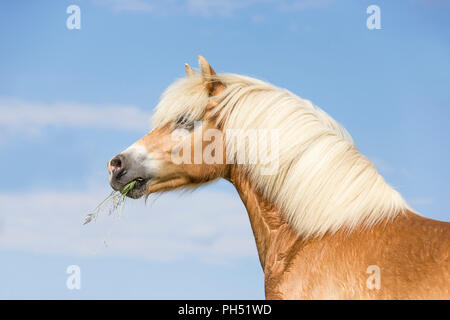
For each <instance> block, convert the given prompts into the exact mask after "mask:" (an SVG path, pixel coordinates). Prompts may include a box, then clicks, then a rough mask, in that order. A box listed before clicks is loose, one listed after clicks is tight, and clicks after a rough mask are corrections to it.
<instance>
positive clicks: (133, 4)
mask: <svg viewBox="0 0 450 320" xmlns="http://www.w3.org/2000/svg"><path fill="white" fill-rule="evenodd" d="M95 2H97V3H99V4H103V5H106V6H108V7H110V8H112V10H114V11H131V12H150V13H153V14H162V15H170V14H185V13H189V14H192V15H199V16H211V15H219V16H224V15H230V14H232V13H235V12H237V11H239V10H242V9H246V8H259V7H261V6H270V7H271V8H273V9H275V10H278V11H280V12H291V11H302V10H307V9H312V8H320V7H324V6H328V5H329V4H331V3H332V2H334V0H168V1H157V0H131V1H130V0H95Z"/></svg>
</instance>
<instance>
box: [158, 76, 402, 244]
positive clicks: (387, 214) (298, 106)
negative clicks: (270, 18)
mask: <svg viewBox="0 0 450 320" xmlns="http://www.w3.org/2000/svg"><path fill="white" fill-rule="evenodd" d="M212 80H214V81H217V80H219V81H221V82H222V83H223V84H224V85H225V86H226V88H225V90H224V91H223V92H222V93H221V94H220V95H219V96H215V97H213V99H215V101H216V102H217V105H216V106H215V107H214V108H213V109H212V110H211V112H212V115H215V116H217V122H218V123H221V124H222V126H223V129H224V130H226V129H240V130H247V129H263V130H278V132H279V137H280V139H279V168H278V171H277V173H276V174H275V175H261V174H260V170H258V165H254V164H252V165H243V168H244V170H245V171H246V172H247V174H248V176H249V178H250V179H251V181H252V182H253V183H254V185H255V187H256V188H257V189H258V190H259V191H260V192H261V193H262V194H263V196H264V197H265V198H266V199H267V200H269V201H271V202H272V203H273V204H274V205H275V207H276V208H277V209H279V210H280V211H281V212H282V214H283V215H284V218H285V219H286V221H287V222H288V223H289V224H290V225H291V226H292V227H293V228H294V230H296V231H297V233H298V234H299V235H301V236H305V237H308V236H320V235H323V234H325V233H327V232H330V233H334V232H336V231H337V230H339V229H347V230H348V231H351V230H353V229H354V228H355V227H356V226H364V227H371V226H374V225H375V224H377V223H379V222H381V221H384V220H390V219H393V218H394V217H395V216H397V215H399V214H402V213H404V212H405V211H406V209H409V208H408V205H407V204H406V202H405V201H404V200H403V198H402V197H401V195H400V194H399V193H397V192H396V191H395V190H394V189H392V188H391V187H390V186H389V185H388V184H387V183H386V182H385V180H384V179H383V177H382V176H381V175H380V174H379V173H378V172H377V170H376V169H375V168H374V166H373V164H372V163H371V162H370V160H368V159H367V158H366V157H364V156H363V155H362V154H361V153H360V152H359V151H358V150H357V148H356V147H355V146H354V145H353V140H352V138H351V136H350V134H348V132H347V131H346V130H345V129H344V128H343V127H342V126H341V125H339V124H338V123H337V122H336V121H335V120H334V119H332V118H331V117H330V116H329V115H328V114H326V113H325V112H324V111H323V110H321V109H320V108H318V107H316V106H314V105H313V104H312V103H311V102H310V101H308V100H304V99H301V98H299V97H298V96H296V95H294V94H292V93H291V92H289V91H287V90H284V89H280V88H277V87H275V86H273V85H271V84H268V83H266V82H263V81H260V80H257V79H253V78H250V77H245V76H241V75H235V74H220V75H217V76H215V78H214V79H212ZM209 100H210V98H209V96H208V93H207V92H206V90H205V86H204V80H203V79H202V77H201V76H200V75H195V76H190V77H186V78H183V79H180V80H178V81H176V82H175V83H174V84H173V85H171V86H170V87H169V88H168V89H167V90H166V92H165V93H164V94H163V96H162V99H161V101H160V103H159V104H158V106H157V108H156V112H155V114H154V116H153V118H152V121H153V124H154V126H160V125H164V124H167V123H169V122H171V121H174V120H176V119H177V118H179V117H181V116H183V117H185V118H187V119H188V120H191V121H194V120H201V119H202V117H203V116H204V113H205V107H206V105H207V104H208V103H209ZM228 149H229V148H227V150H228Z"/></svg>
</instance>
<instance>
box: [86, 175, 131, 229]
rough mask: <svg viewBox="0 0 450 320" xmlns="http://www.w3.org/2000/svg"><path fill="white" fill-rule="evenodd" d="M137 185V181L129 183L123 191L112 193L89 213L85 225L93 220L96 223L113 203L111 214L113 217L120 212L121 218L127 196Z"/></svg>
mask: <svg viewBox="0 0 450 320" xmlns="http://www.w3.org/2000/svg"><path fill="white" fill-rule="evenodd" d="M135 185H136V180H133V181H131V182H130V183H128V184H127V185H126V186H125V187H124V188H123V189H122V190H121V191H113V192H111V193H110V194H109V195H108V196H107V197H106V198H105V200H103V201H102V202H100V204H99V205H98V206H97V207H96V208H95V209H94V211H93V212H91V213H89V214H88V215H87V216H86V218H84V223H83V224H87V223H89V222H91V221H92V220H94V221H96V220H97V218H98V216H99V214H100V212H101V211H102V210H103V209H104V208H105V207H106V206H107V205H108V204H110V202H111V201H112V206H111V207H110V209H109V214H110V215H111V214H112V213H113V212H114V211H117V210H118V211H119V217H120V216H121V215H122V209H123V205H124V204H125V199H126V197H127V194H128V193H129V192H130V191H131V190H133V188H134V187H135Z"/></svg>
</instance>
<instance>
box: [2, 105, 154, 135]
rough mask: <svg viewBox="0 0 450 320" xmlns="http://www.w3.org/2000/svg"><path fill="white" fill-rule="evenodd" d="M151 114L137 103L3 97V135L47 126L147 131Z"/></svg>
mask: <svg viewBox="0 0 450 320" xmlns="http://www.w3.org/2000/svg"><path fill="white" fill-rule="evenodd" d="M149 118H150V113H147V112H144V111H142V110H141V109H139V108H138V107H135V106H126V105H92V104H80V103H71V102H58V103H53V104H44V103H35V102H28V101H23V100H19V99H13V98H2V97H0V136H6V135H10V134H16V133H21V134H22V135H23V134H27V135H38V134H40V133H41V132H42V130H44V129H45V128H47V127H65V128H89V127H90V128H101V129H113V130H119V131H145V130H148V129H149V128H150V122H149Z"/></svg>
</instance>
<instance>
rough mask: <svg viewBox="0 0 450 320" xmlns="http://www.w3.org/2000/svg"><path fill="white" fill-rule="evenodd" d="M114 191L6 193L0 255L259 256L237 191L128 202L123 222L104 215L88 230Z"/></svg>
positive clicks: (0, 207) (214, 259)
mask: <svg viewBox="0 0 450 320" xmlns="http://www.w3.org/2000/svg"><path fill="white" fill-rule="evenodd" d="M109 192H110V191H109V190H108V189H107V188H90V189H89V190H85V191H82V192H63V191H47V192H45V191H36V192H29V193H26V194H23V193H7V194H5V193H3V194H0V249H2V250H19V251H26V252H34V253H51V254H62V255H75V256H97V255H98V256H114V257H138V258H144V259H150V260H175V259H178V258H182V257H186V256H191V257H192V256H193V257H196V258H200V259H202V260H203V261H207V262H210V263H229V262H232V261H233V260H234V259H237V258H240V257H248V256H253V255H256V248H255V244H254V239H253V236H252V233H251V228H250V224H249V221H248V216H247V214H246V211H245V208H244V206H243V204H242V203H241V202H240V200H239V197H238V196H237V194H235V193H229V192H223V191H222V192H221V191H214V189H212V190H211V189H200V190H197V191H195V192H193V193H188V194H185V195H180V194H179V193H168V194H164V195H162V196H160V197H159V198H158V199H157V200H156V201H152V200H151V198H150V199H149V200H148V203H147V205H145V204H144V201H143V200H131V199H129V200H127V202H126V204H125V207H124V209H123V213H122V218H121V219H120V220H118V219H117V218H116V217H117V215H114V214H113V215H111V216H108V215H107V213H106V212H105V213H103V214H102V215H101V216H100V218H99V219H98V220H97V222H91V223H89V224H87V225H84V226H83V225H82V222H83V220H84V217H85V215H86V214H87V213H88V212H89V211H90V210H92V209H93V208H94V207H95V206H96V205H97V204H98V203H99V202H100V201H101V200H102V199H103V198H104V197H105V195H106V194H108V193H109ZM105 239H106V241H107V247H105V245H104V244H103V240H105Z"/></svg>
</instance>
